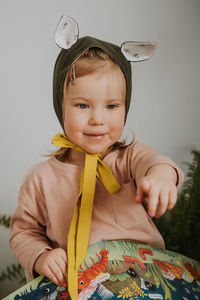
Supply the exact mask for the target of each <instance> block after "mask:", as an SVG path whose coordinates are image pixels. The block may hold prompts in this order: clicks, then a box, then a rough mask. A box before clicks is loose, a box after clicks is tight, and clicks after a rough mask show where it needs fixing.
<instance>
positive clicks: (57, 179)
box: [10, 37, 183, 290]
mask: <svg viewBox="0 0 200 300" xmlns="http://www.w3.org/2000/svg"><path fill="white" fill-rule="evenodd" d="M53 87H54V95H53V96H54V108H55V112H56V114H57V116H58V119H59V121H60V124H61V126H62V128H63V130H64V134H58V135H57V136H56V137H55V138H54V140H53V143H54V144H55V145H57V146H60V149H59V150H58V151H56V152H55V153H53V154H52V157H50V158H49V159H48V160H46V161H44V162H41V163H39V164H36V165H35V166H33V167H32V168H31V169H30V170H29V172H28V174H27V175H26V176H25V178H24V181H23V183H22V186H21V188H20V191H19V198H18V205H17V208H16V211H15V213H14V214H13V216H12V220H11V238H10V245H11V248H12V249H13V251H14V254H15V256H16V257H17V259H18V261H19V263H20V264H21V265H22V266H23V267H24V269H25V270H26V271H27V272H28V273H29V275H30V276H32V277H35V276H37V275H38V274H41V275H44V276H47V277H48V278H49V279H50V280H52V281H53V282H54V283H55V284H57V285H61V286H62V285H66V282H67V281H68V284H69V290H70V285H75V286H76V280H77V275H76V272H77V267H78V265H79V264H80V263H81V261H82V260H83V259H84V256H85V254H86V249H87V245H88V244H89V245H91V244H94V243H96V242H98V241H100V240H133V241H136V242H140V243H146V244H150V245H154V246H156V247H161V248H164V241H163V239H162V237H161V235H160V233H159V232H158V230H157V229H156V227H155V225H154V223H153V221H152V220H151V218H152V217H154V216H156V217H157V218H158V217H160V216H161V215H163V214H164V213H165V211H166V210H167V209H172V208H173V207H174V205H175V203H176V196H177V190H178V188H179V187H180V185H181V184H182V181H183V174H182V172H181V170H180V169H179V168H178V167H177V166H176V165H175V163H174V162H172V161H171V160H170V159H169V158H167V157H165V156H162V155H159V154H158V153H157V152H156V151H155V150H153V149H152V148H150V147H148V146H146V145H143V144H141V143H139V142H136V141H133V142H131V143H130V144H129V145H126V144H125V143H124V142H119V141H118V140H119V138H120V137H121V135H122V132H123V129H124V124H125V121H126V117H127V112H128V109H129V105H130V97H131V67H130V62H129V61H128V60H127V59H126V58H125V56H124V55H123V54H122V52H121V49H120V48H119V47H118V46H116V45H113V44H110V43H107V42H103V41H100V40H97V39H94V38H91V37H84V38H81V39H79V40H78V41H77V42H76V43H74V45H73V46H72V47H71V48H70V49H68V50H62V51H61V53H60V54H59V56H58V59H57V62H56V65H55V70H54V82H53ZM82 170H83V171H82ZM96 170H97V171H96ZM94 172H95V173H94ZM96 172H97V173H96ZM96 174H97V178H96ZM95 181H96V186H95V190H94V185H95ZM93 194H94V197H93ZM93 198H94V199H93ZM76 199H77V202H75V200H76ZM92 201H93V202H92ZM92 206H93V209H92ZM90 218H91V226H90ZM89 228H90V231H89ZM67 236H68V241H67ZM67 253H68V256H67ZM69 258H70V259H69ZM70 264H71V265H70ZM67 270H68V271H67ZM67 272H68V273H67ZM67 274H69V275H67ZM74 282H75V283H74Z"/></svg>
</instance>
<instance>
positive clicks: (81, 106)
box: [78, 103, 89, 109]
mask: <svg viewBox="0 0 200 300" xmlns="http://www.w3.org/2000/svg"><path fill="white" fill-rule="evenodd" d="M78 106H79V107H80V108H82V109H85V108H88V107H89V106H88V105H87V104H84V103H80V104H78Z"/></svg>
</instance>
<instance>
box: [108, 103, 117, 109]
mask: <svg viewBox="0 0 200 300" xmlns="http://www.w3.org/2000/svg"><path fill="white" fill-rule="evenodd" d="M116 107H117V105H116V104H108V105H107V108H108V109H115V108H116Z"/></svg>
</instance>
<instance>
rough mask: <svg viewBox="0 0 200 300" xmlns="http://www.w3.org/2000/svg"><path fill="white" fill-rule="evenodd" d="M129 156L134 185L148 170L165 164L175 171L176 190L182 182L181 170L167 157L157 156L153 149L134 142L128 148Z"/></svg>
mask: <svg viewBox="0 0 200 300" xmlns="http://www.w3.org/2000/svg"><path fill="white" fill-rule="evenodd" d="M129 151H130V153H129V155H131V159H130V161H131V166H130V168H131V173H132V177H133V178H134V180H135V182H136V184H137V183H138V181H139V179H140V178H142V177H144V176H145V175H146V174H147V172H148V170H149V169H150V168H151V167H153V166H155V165H156V164H167V165H169V166H171V167H172V168H174V169H175V171H176V174H177V182H176V186H177V189H179V188H180V187H181V185H182V184H183V181H184V174H183V172H182V170H181V169H180V168H179V167H178V166H177V164H176V163H175V162H173V161H172V160H171V159H170V158H168V157H167V156H164V155H161V154H158V153H157V152H156V151H155V150H154V149H153V148H151V147H149V146H146V145H144V144H141V143H139V142H134V143H133V144H132V146H131V147H130V148H129Z"/></svg>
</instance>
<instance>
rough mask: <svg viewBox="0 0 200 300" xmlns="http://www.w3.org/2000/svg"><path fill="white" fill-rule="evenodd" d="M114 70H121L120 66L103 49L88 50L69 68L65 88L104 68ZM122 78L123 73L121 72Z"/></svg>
mask: <svg viewBox="0 0 200 300" xmlns="http://www.w3.org/2000/svg"><path fill="white" fill-rule="evenodd" d="M109 67H111V68H113V69H118V70H120V67H119V65H118V64H117V63H116V62H115V61H114V60H113V59H112V58H111V57H110V56H109V55H108V54H107V53H106V52H104V51H103V50H102V49H100V48H96V47H94V48H90V49H88V50H86V51H85V52H84V53H83V54H82V55H81V56H80V57H79V58H78V59H77V60H76V61H75V62H74V63H73V64H72V65H71V67H70V68H69V70H68V72H67V75H66V79H65V84H64V86H65V87H67V86H68V84H69V82H71V84H73V85H75V84H76V78H78V77H82V76H85V75H89V74H92V73H94V72H97V71H98V70H101V69H102V68H104V69H105V68H109ZM121 73H122V76H123V77H124V75H123V72H122V71H121Z"/></svg>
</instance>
